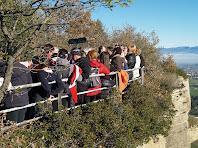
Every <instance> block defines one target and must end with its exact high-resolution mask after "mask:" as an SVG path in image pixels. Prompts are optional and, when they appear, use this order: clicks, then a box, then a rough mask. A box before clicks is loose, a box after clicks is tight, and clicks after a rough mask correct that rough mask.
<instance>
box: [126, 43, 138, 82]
mask: <svg viewBox="0 0 198 148" xmlns="http://www.w3.org/2000/svg"><path fill="white" fill-rule="evenodd" d="M135 52H136V46H135V45H134V44H132V45H130V46H129V47H128V54H127V55H126V56H125V57H126V60H127V64H128V68H129V69H133V68H134V67H135V63H136V54H135ZM128 74H129V79H130V80H131V79H132V78H133V72H132V71H128Z"/></svg>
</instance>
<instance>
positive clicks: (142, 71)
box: [141, 67, 144, 85]
mask: <svg viewBox="0 0 198 148" xmlns="http://www.w3.org/2000/svg"><path fill="white" fill-rule="evenodd" d="M141 75H142V85H144V67H142V68H141Z"/></svg>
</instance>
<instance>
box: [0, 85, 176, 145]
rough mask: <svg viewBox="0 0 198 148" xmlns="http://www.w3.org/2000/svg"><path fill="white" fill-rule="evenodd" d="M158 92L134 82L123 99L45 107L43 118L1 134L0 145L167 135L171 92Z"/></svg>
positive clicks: (136, 140) (130, 141)
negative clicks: (55, 108) (70, 109)
mask: <svg viewBox="0 0 198 148" xmlns="http://www.w3.org/2000/svg"><path fill="white" fill-rule="evenodd" d="M160 93H161V92H159V91H156V90H155V88H154V87H152V86H149V85H148V86H142V85H140V84H138V83H133V84H132V85H131V87H130V89H128V90H127V92H126V94H125V95H124V96H123V102H122V103H118V102H117V101H116V100H115V99H116V98H114V99H108V100H104V101H100V102H98V103H97V104H95V103H91V104H88V105H87V106H82V107H79V108H77V109H74V110H73V114H68V111H67V110H63V111H61V112H59V113H53V112H52V111H51V110H48V109H47V112H46V113H47V114H46V115H45V116H44V118H42V120H40V121H37V122H35V123H32V124H30V125H29V127H26V128H22V129H13V130H12V131H10V132H6V133H5V134H2V135H1V140H0V143H1V147H7V146H14V147H27V146H28V147H51V146H52V147H54V146H55V147H99V146H102V147H123V148H124V147H136V146H137V145H141V144H143V143H145V142H148V141H149V140H150V138H151V137H157V135H159V134H161V135H164V136H167V135H168V130H169V129H170V125H171V119H172V117H173V115H174V110H173V108H172V107H173V105H172V103H171V98H170V96H169V95H164V96H162V95H160ZM114 94H115V92H114V93H113V94H111V95H110V96H111V97H115V95H114ZM10 139H12V140H10Z"/></svg>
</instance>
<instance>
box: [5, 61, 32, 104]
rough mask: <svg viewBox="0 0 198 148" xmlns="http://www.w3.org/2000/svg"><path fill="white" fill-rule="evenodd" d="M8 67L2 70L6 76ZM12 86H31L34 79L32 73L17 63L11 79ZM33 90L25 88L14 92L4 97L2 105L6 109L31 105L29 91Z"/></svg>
mask: <svg viewBox="0 0 198 148" xmlns="http://www.w3.org/2000/svg"><path fill="white" fill-rule="evenodd" d="M5 69H6V66H4V67H3V68H2V70H3V72H4V75H5V74H6V73H5ZM11 83H12V86H18V85H24V84H31V83H32V77H31V74H30V71H29V70H28V68H27V67H25V66H24V65H22V64H20V63H18V62H16V63H14V65H13V74H12V77H11ZM30 89H31V88H23V89H21V90H13V91H11V92H7V93H6V94H5V95H4V98H3V100H2V103H3V104H4V106H5V108H12V107H20V106H25V105H28V104H29V98H28V91H29V90H30Z"/></svg>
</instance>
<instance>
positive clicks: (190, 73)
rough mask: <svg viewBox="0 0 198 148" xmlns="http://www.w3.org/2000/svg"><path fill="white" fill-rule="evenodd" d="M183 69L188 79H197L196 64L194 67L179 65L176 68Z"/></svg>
mask: <svg viewBox="0 0 198 148" xmlns="http://www.w3.org/2000/svg"><path fill="white" fill-rule="evenodd" d="M178 67H180V68H181V69H183V70H184V71H185V72H186V74H187V75H188V76H189V78H190V79H198V64H195V65H180V66H178Z"/></svg>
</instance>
